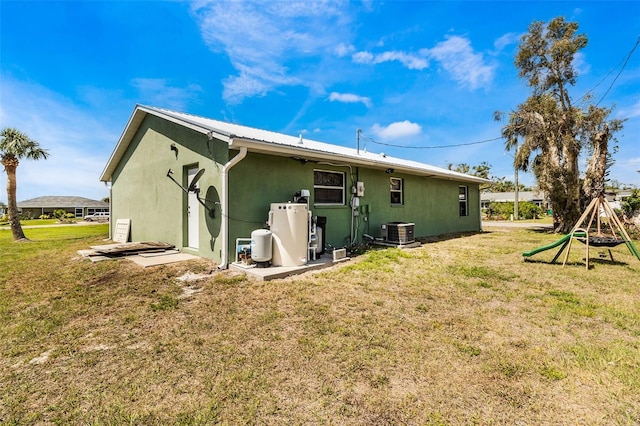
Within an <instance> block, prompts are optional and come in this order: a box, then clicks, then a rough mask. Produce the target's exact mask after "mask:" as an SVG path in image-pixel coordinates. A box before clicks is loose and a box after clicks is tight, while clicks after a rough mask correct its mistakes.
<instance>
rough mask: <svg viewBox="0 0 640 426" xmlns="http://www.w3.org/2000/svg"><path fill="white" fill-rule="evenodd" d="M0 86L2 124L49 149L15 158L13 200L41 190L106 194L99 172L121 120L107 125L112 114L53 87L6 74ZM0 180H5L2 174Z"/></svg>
mask: <svg viewBox="0 0 640 426" xmlns="http://www.w3.org/2000/svg"><path fill="white" fill-rule="evenodd" d="M0 90H1V91H2V94H3V97H2V101H1V103H0V122H1V123H2V126H3V127H15V128H17V129H19V130H21V131H22V132H24V133H26V134H27V135H29V137H30V138H31V139H34V140H36V141H37V142H38V143H39V144H40V146H41V147H42V148H44V149H47V150H48V151H49V154H50V156H49V158H47V159H46V160H39V161H31V160H23V161H21V162H20V165H19V166H18V170H17V184H18V190H17V196H18V201H22V200H26V199H30V198H34V197H39V196H44V195H70V196H82V197H87V198H92V199H102V198H104V197H106V196H108V195H109V192H108V190H107V189H106V188H105V186H104V184H103V183H101V182H99V178H100V174H101V172H102V170H103V169H104V166H105V164H106V162H107V160H108V159H109V156H110V155H111V152H112V150H113V148H114V147H115V144H116V142H117V141H118V138H119V137H120V133H119V132H120V129H121V128H122V127H121V126H120V123H118V125H113V126H111V127H110V124H113V123H112V120H113V117H108V116H106V115H104V114H101V115H94V114H92V113H91V111H89V110H86V109H82V108H81V107H80V106H78V105H75V104H74V103H72V102H71V101H69V100H68V99H66V98H64V97H62V96H61V95H59V94H57V93H55V92H52V91H50V90H48V89H46V88H44V87H42V86H38V85H34V84H29V83H24V82H20V81H17V80H15V79H13V78H12V77H10V76H8V75H2V78H1V79H0ZM120 118H121V117H120ZM121 124H122V126H124V123H121ZM112 128H116V129H118V131H116V132H114V131H113V130H112ZM3 174H4V172H3ZM0 185H1V186H3V187H4V185H6V176H2V177H1V178H0ZM2 189H3V188H2ZM3 192H4V191H3ZM0 193H2V192H0ZM0 199H4V197H1V198H0Z"/></svg>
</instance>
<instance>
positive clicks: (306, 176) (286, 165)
mask: <svg viewBox="0 0 640 426" xmlns="http://www.w3.org/2000/svg"><path fill="white" fill-rule="evenodd" d="M171 144H175V145H176V147H177V150H178V152H177V153H176V152H175V151H173V150H171ZM235 155H237V151H235V150H229V149H228V145H227V144H226V143H225V142H222V141H218V140H212V141H210V140H208V138H207V136H206V135H203V134H201V133H199V132H196V131H194V130H191V129H188V128H185V127H183V126H180V125H177V124H174V123H172V122H170V121H166V120H164V119H160V118H158V117H155V116H153V115H148V116H147V117H146V118H145V119H144V121H143V122H142V124H141V125H140V127H139V129H138V132H137V133H136V135H135V136H134V138H133V140H132V141H131V144H130V146H129V147H128V149H127V152H126V153H125V154H124V156H123V158H122V160H121V161H120V163H119V164H118V166H117V167H116V169H115V171H114V172H113V176H112V186H111V221H112V227H111V229H112V230H113V229H115V226H114V225H115V222H116V221H117V220H118V219H131V240H132V241H162V242H166V243H169V244H173V245H175V246H176V247H177V248H179V249H183V250H185V251H192V252H193V253H195V254H198V255H200V256H202V257H206V258H211V259H212V260H214V261H216V262H219V261H220V260H221V254H222V253H221V252H222V247H221V242H220V237H221V214H220V204H219V203H220V196H221V185H222V176H221V172H222V168H223V166H224V164H225V163H226V162H227V161H229V159H230V158H233V157H234V156H235ZM193 167H197V168H201V169H202V168H204V169H205V173H204V175H203V176H202V178H201V179H200V181H199V187H200V188H201V192H200V197H201V198H203V199H206V201H205V203H206V204H207V206H208V207H209V208H211V209H213V210H214V217H211V216H210V215H209V214H208V213H207V210H206V209H205V208H203V207H202V206H200V205H199V206H198V211H197V215H198V217H199V249H197V250H189V248H188V247H187V238H188V233H187V231H188V216H187V194H186V193H185V192H184V191H182V190H181V189H180V188H179V187H178V186H177V185H176V184H175V183H174V182H172V181H171V179H169V178H168V177H167V171H168V170H169V169H172V170H173V172H174V173H173V175H172V176H173V177H174V179H175V180H177V181H178V182H179V183H180V184H181V185H182V186H183V187H187V171H188V169H189V168H193ZM315 169H321V170H327V171H336V172H344V173H345V177H346V200H345V205H341V206H322V205H315V200H314V196H313V192H314V191H313V187H314V177H313V176H314V174H313V172H314V170H315ZM390 177H398V178H402V179H403V184H404V189H403V196H404V203H403V205H401V206H392V205H391V204H390V191H389V183H390V181H389V178H390ZM356 181H362V182H364V184H365V195H364V196H363V197H361V199H360V208H359V211H360V216H359V217H358V220H357V221H356V224H357V234H356V241H358V242H359V241H362V234H363V233H366V234H369V235H371V236H374V237H379V236H380V225H381V224H383V223H387V222H413V223H415V236H416V237H420V236H431V235H440V234H445V233H451V232H463V231H479V230H480V229H481V223H480V215H479V207H480V200H479V189H478V185H477V184H464V185H466V186H468V188H469V200H468V211H469V215H468V216H464V217H460V215H459V202H458V193H459V192H458V191H459V185H460V184H459V183H458V182H454V181H448V180H442V179H433V178H427V177H420V176H412V175H405V174H399V173H392V174H387V173H385V171H384V170H376V169H366V168H361V167H360V168H358V167H351V168H350V167H349V166H346V165H336V164H327V163H322V162H320V163H318V162H312V161H309V162H301V161H299V160H295V159H292V158H289V157H280V156H273V155H264V154H257V153H251V152H250V153H248V154H247V156H246V158H245V159H243V160H242V161H240V162H239V163H238V164H237V165H235V166H234V167H233V168H232V169H231V170H230V171H229V217H228V225H229V241H228V247H227V250H228V253H229V261H230V262H232V261H233V260H234V258H235V240H236V238H248V237H250V236H251V232H252V231H253V230H255V229H261V228H264V227H265V225H266V221H267V219H268V213H269V209H270V205H271V203H282V202H288V201H293V196H294V194H295V193H296V192H297V191H299V190H301V189H308V190H309V191H310V193H311V197H310V200H309V202H310V208H311V211H312V214H313V215H314V216H324V217H326V218H327V224H326V234H325V242H326V243H327V245H328V246H333V247H343V246H345V245H346V244H348V243H349V241H350V236H351V229H352V227H351V223H352V216H351V208H350V207H349V201H350V198H351V185H352V184H355V182H356Z"/></svg>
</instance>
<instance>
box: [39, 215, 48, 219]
mask: <svg viewBox="0 0 640 426" xmlns="http://www.w3.org/2000/svg"><path fill="white" fill-rule="evenodd" d="M38 219H51V217H50V216H49V215H48V214H41V215H40V216H38Z"/></svg>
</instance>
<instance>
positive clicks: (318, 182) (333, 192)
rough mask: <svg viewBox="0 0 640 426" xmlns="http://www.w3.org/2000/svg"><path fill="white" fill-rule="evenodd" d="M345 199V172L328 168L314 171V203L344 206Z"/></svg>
mask: <svg viewBox="0 0 640 426" xmlns="http://www.w3.org/2000/svg"><path fill="white" fill-rule="evenodd" d="M344 200H345V177H344V173H343V172H332V171H328V170H314V171H313V202H314V204H316V205H317V204H324V205H334V206H342V205H344Z"/></svg>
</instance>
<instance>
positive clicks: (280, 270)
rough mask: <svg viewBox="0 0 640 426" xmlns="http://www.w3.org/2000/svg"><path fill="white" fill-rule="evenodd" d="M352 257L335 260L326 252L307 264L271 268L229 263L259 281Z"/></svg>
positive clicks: (329, 264)
mask: <svg viewBox="0 0 640 426" xmlns="http://www.w3.org/2000/svg"><path fill="white" fill-rule="evenodd" d="M350 259H351V258H349V257H344V258H342V259H338V260H333V256H331V255H327V254H325V255H323V256H320V258H318V259H316V260H312V261H310V262H308V263H307V264H306V265H302V266H271V267H269V268H257V267H255V266H252V267H247V266H244V265H242V264H241V263H236V262H234V263H231V264H229V269H232V270H234V271H239V272H244V273H246V274H247V275H248V276H249V277H251V278H254V279H256V280H258V281H270V280H276V279H280V278H286V277H290V276H292V275H298V274H303V273H305V272H309V271H315V270H318V269H323V268H328V267H330V266H333V265H336V264H338V263H342V262H346V261H348V260H350Z"/></svg>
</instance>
